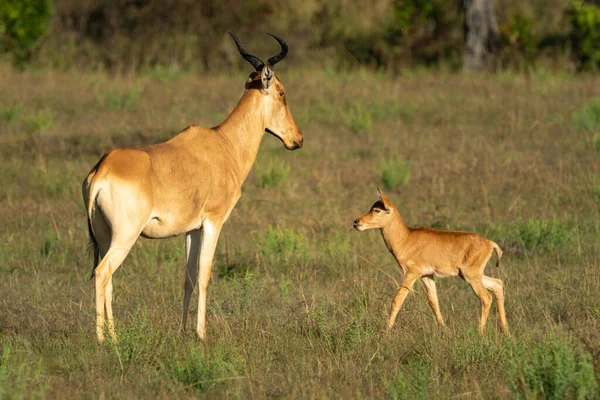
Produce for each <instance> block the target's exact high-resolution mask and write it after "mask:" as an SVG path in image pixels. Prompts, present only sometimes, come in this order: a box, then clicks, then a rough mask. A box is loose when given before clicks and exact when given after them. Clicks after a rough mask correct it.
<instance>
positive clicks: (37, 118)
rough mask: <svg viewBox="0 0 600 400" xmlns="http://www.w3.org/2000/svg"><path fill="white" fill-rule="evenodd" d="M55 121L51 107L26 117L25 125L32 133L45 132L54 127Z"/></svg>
mask: <svg viewBox="0 0 600 400" xmlns="http://www.w3.org/2000/svg"><path fill="white" fill-rule="evenodd" d="M53 122H54V111H52V109H50V108H45V109H43V110H40V111H38V112H37V113H33V114H29V115H28V116H26V117H25V126H26V127H27V130H28V131H29V132H31V133H33V132H45V131H47V130H48V129H50V128H51V127H52V124H53Z"/></svg>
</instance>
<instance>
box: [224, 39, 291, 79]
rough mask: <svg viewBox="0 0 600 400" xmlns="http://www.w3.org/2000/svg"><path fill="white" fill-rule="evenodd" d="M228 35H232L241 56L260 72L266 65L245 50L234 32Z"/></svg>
mask: <svg viewBox="0 0 600 400" xmlns="http://www.w3.org/2000/svg"><path fill="white" fill-rule="evenodd" d="M227 33H229V34H230V35H231V37H232V38H233V41H234V42H235V44H236V45H237V48H238V50H239V52H240V54H241V55H242V57H244V58H245V59H246V61H248V62H249V63H250V64H252V66H253V67H254V69H256V70H257V71H258V70H259V69H261V68H262V67H263V66H264V65H265V63H264V62H262V61H260V59H259V58H258V57H254V56H253V55H252V54H248V53H246V50H244V47H243V46H242V43H241V42H240V39H238V37H237V36H235V35H234V34H233V32H231V31H227ZM282 58H283V57H282ZM277 61H279V60H277Z"/></svg>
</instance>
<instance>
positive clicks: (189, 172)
mask: <svg viewBox="0 0 600 400" xmlns="http://www.w3.org/2000/svg"><path fill="white" fill-rule="evenodd" d="M230 34H231V36H232V38H233V39H234V41H235V43H236V45H237V48H238V51H239V52H240V55H241V56H242V57H244V59H246V60H247V61H248V62H250V64H252V66H253V67H254V71H253V72H252V73H251V74H250V76H249V78H248V79H247V80H246V84H245V89H246V90H245V92H244V94H243V95H242V97H241V99H240V101H239V102H238V104H237V106H236V107H235V109H234V110H233V111H232V112H231V114H229V116H228V117H227V119H226V120H225V121H223V122H222V123H221V124H220V125H218V126H216V127H214V128H211V129H206V128H201V127H199V126H189V127H187V128H186V129H184V130H183V131H181V132H180V133H179V134H177V135H176V136H174V137H173V138H171V139H170V140H168V141H167V142H165V143H160V144H156V145H153V146H144V147H136V148H128V149H116V150H113V151H110V152H108V153H106V154H105V155H104V156H103V157H102V159H101V160H100V161H99V162H98V163H97V164H96V165H95V166H94V168H92V171H91V172H90V173H89V175H88V176H87V178H86V179H85V180H84V182H83V199H84V203H85V206H86V209H87V219H88V230H89V235H90V242H91V247H92V248H93V250H94V267H95V269H94V273H93V276H94V283H95V295H96V335H97V338H98V341H100V342H102V341H103V340H104V325H105V322H107V325H108V332H109V334H110V335H111V337H112V339H113V340H115V341H116V340H117V336H116V332H115V329H114V319H113V314H112V291H113V285H112V276H113V274H114V272H115V271H116V270H117V269H118V268H119V266H120V265H121V263H122V262H123V260H124V259H125V257H126V256H127V254H128V253H129V251H130V249H131V247H132V246H133V245H134V243H135V242H136V240H137V238H138V237H139V236H144V237H148V238H154V239H161V238H168V237H172V236H176V235H179V234H185V247H186V260H187V263H186V278H185V283H184V297H183V316H182V322H181V327H182V329H184V328H185V325H186V320H187V313H188V309H189V304H190V298H191V295H192V291H193V290H194V288H195V287H196V285H197V284H198V286H199V292H200V293H199V295H198V320H197V322H196V333H197V334H198V336H199V337H200V338H201V339H204V338H205V336H206V297H207V289H208V282H209V279H210V274H211V268H212V263H213V257H214V253H215V248H216V246H217V241H218V239H219V234H220V232H221V228H222V227H223V224H224V223H225V221H227V219H228V218H229V215H230V214H231V211H232V210H233V208H234V206H235V204H236V203H237V201H238V200H239V198H240V196H241V188H242V184H243V183H244V181H245V179H246V177H247V176H248V173H249V172H250V170H251V168H252V165H253V164H254V161H255V159H256V154H257V152H258V149H259V147H260V142H261V140H262V137H263V134H264V133H265V132H268V133H270V134H272V135H273V136H276V137H277V138H279V139H280V140H281V141H282V142H283V144H284V146H285V147H286V148H287V149H289V150H294V149H298V148H300V147H302V144H303V137H302V132H301V131H300V129H299V128H298V126H297V125H296V123H295V121H294V118H293V117H292V114H291V112H290V110H289V108H288V105H287V100H286V96H285V88H284V87H283V84H282V83H281V81H280V80H279V79H278V78H277V76H276V75H275V71H274V70H273V67H274V65H275V64H277V63H278V62H280V61H281V60H283V58H284V57H285V56H286V54H287V52H288V46H287V44H286V43H285V41H283V40H282V39H280V38H278V37H276V36H274V35H271V36H272V37H273V38H275V40H277V42H278V43H279V46H280V48H281V51H280V52H279V53H278V54H277V55H276V56H274V57H271V58H269V59H268V61H267V63H266V64H265V63H263V62H262V61H261V60H260V59H258V58H257V57H255V56H253V55H250V54H248V53H247V52H246V51H245V50H244V48H243V47H242V45H241V43H240V40H239V39H238V38H237V37H236V36H235V35H234V34H233V33H231V32H230ZM105 316H106V321H105Z"/></svg>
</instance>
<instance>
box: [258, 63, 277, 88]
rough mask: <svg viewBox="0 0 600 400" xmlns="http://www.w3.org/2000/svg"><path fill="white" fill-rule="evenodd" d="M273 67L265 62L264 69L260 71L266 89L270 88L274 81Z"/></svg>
mask: <svg viewBox="0 0 600 400" xmlns="http://www.w3.org/2000/svg"><path fill="white" fill-rule="evenodd" d="M273 76H274V74H273V68H271V65H270V64H269V63H267V64H265V66H264V67H263V69H262V70H261V71H260V81H261V82H262V87H263V89H264V90H269V88H270V87H271V84H272V83H273Z"/></svg>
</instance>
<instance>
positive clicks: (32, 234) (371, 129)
mask: <svg viewBox="0 0 600 400" xmlns="http://www.w3.org/2000/svg"><path fill="white" fill-rule="evenodd" d="M0 74H1V75H2V76H3V77H4V78H3V79H2V80H0V93H2V98H1V99H0V108H1V109H2V110H8V111H6V112H5V113H3V114H2V115H4V114H6V115H10V118H8V117H6V118H0V159H1V160H2V161H1V162H0V187H1V188H2V189H1V190H0V221H2V230H1V231H0V239H1V240H0V293H1V294H2V295H1V297H0V397H8V398H20V397H22V396H25V397H28V398H35V397H43V396H47V397H60V398H64V397H78V398H79V397H84V398H96V397H103V398H117V397H118V398H148V397H158V398H189V397H193V396H199V395H200V396H209V397H219V398H221V397H242V398H247V397H250V396H253V397H258V398H263V397H277V398H290V397H303V398H323V397H344V398H347V397H365V396H366V397H379V398H380V397H389V398H456V397H461V398H511V397H529V398H535V397H539V398H544V397H546V398H564V397H566V398H573V397H577V396H578V395H579V396H582V397H581V398H585V397H586V396H587V398H594V397H596V398H597V392H596V391H595V390H597V389H598V387H597V377H598V376H599V367H600V352H599V351H598V349H599V348H600V333H599V332H600V302H599V300H598V298H597V294H598V292H599V290H600V273H599V269H598V265H599V263H600V245H599V244H598V234H599V233H600V214H599V212H598V210H599V209H598V203H597V198H598V197H597V196H596V195H595V192H596V186H595V185H594V184H593V182H596V181H595V180H594V179H591V178H590V177H594V176H596V175H598V174H600V163H599V158H598V153H597V151H596V146H595V144H594V143H595V142H594V140H595V139H594V138H593V137H592V136H593V135H592V136H590V135H589V134H587V133H586V134H582V132H580V130H578V129H577V126H576V124H575V123H574V122H573V117H572V116H573V113H576V112H578V111H579V110H581V109H582V108H583V107H584V106H585V104H586V102H587V101H588V99H589V98H591V97H592V96H597V95H599V94H600V81H599V79H598V78H597V77H595V76H581V77H573V76H558V75H549V74H543V75H532V76H531V77H529V78H526V77H524V76H515V75H511V74H506V73H503V74H498V75H495V76H489V75H467V74H464V75H463V74H446V73H435V74H434V73H423V72H414V73H407V74H405V75H403V76H401V77H398V78H392V77H390V76H387V75H382V74H374V73H370V72H367V71H362V70H359V71H355V72H351V73H344V74H340V75H337V74H335V73H333V72H327V71H305V70H286V66H284V65H282V68H280V70H279V74H280V78H281V79H282V81H283V82H284V84H285V85H286V88H287V93H288V99H289V103H290V106H291V109H292V113H293V114H294V116H295V118H296V120H297V122H298V125H299V126H300V127H301V128H302V129H303V131H304V134H305V147H304V148H303V149H302V150H300V151H296V152H287V151H286V150H285V149H284V148H283V147H282V145H281V144H280V143H279V142H277V141H276V140H274V139H273V138H271V137H265V138H264V141H263V145H262V149H261V152H260V154H259V158H258V161H259V162H262V163H263V165H267V164H268V163H269V162H271V161H273V162H274V163H275V165H284V164H283V163H285V165H287V166H289V168H290V170H289V174H288V175H287V178H286V179H285V180H283V181H282V182H280V184H279V187H276V188H275V187H271V186H269V185H261V182H260V180H259V178H258V177H257V175H256V173H254V172H253V173H251V174H250V177H249V179H248V181H247V182H246V184H245V185H244V188H243V196H242V199H241V200H240V202H239V204H238V206H237V207H236V209H235V211H234V212H233V214H232V216H231V219H230V220H229V222H228V223H227V224H226V226H225V228H224V231H223V234H222V236H221V240H220V243H219V247H218V249H217V261H216V265H215V267H214V273H213V280H212V283H211V286H210V289H209V312H208V337H209V339H208V341H207V343H206V344H200V343H197V342H196V340H195V339H194V336H193V334H192V332H191V331H190V332H188V333H187V334H186V335H184V336H179V335H178V334H177V331H176V328H177V326H178V323H179V318H180V315H179V313H180V308H181V303H182V297H183V277H184V266H183V263H184V250H183V240H182V238H176V239H173V240H163V241H150V240H145V239H140V241H139V243H137V244H136V246H135V247H134V249H133V251H132V252H131V254H130V256H129V257H128V258H127V260H126V261H125V263H124V265H123V267H122V268H121V269H120V270H119V271H118V273H117V274H116V275H115V302H114V307H115V312H116V318H117V322H118V330H119V334H120V338H121V341H120V343H119V345H118V346H117V347H116V348H115V347H113V346H112V345H110V344H106V345H104V346H97V345H96V343H95V334H94V324H93V315H92V313H93V289H92V282H91V281H90V280H89V274H90V270H91V257H90V256H89V255H88V254H87V252H86V246H87V233H86V221H85V213H84V208H83V204H82V200H81V194H80V183H81V181H82V180H83V178H84V177H85V175H86V174H87V172H88V171H89V169H90V168H91V167H92V166H93V165H94V163H95V162H96V161H97V160H98V158H99V157H100V156H101V155H102V153H103V152H104V151H105V150H107V149H109V148H112V147H116V146H133V145H140V144H150V143H155V142H157V141H161V140H164V139H166V138H168V137H170V136H172V135H173V134H175V133H176V132H178V131H179V130H181V129H183V128H184V127H186V126H187V125H189V124H192V123H193V124H200V125H204V126H212V125H214V124H216V123H218V122H220V121H221V120H222V119H223V118H224V117H225V116H226V114H227V112H228V111H229V110H231V109H232V108H233V106H234V105H235V104H236V102H237V100H238V98H239V97H240V96H241V93H242V90H243V83H244V80H245V78H246V75H245V74H243V73H236V74H232V75H231V76H220V75H211V76H193V75H185V74H182V75H180V76H178V77H177V78H176V79H172V80H164V79H158V78H157V77H156V76H154V75H152V74H150V75H139V76H127V77H116V78H115V77H109V76H106V75H103V74H86V73H74V72H71V73H63V72H55V71H51V70H41V71H35V72H27V73H17V72H15V71H13V70H11V69H9V68H7V67H5V66H0ZM15 107H16V108H15ZM357 109H359V110H361V115H360V116H359V121H360V120H363V121H369V124H364V123H363V124H362V125H361V126H362V127H365V126H366V125H368V127H366V128H365V129H362V128H361V129H356V123H357V122H356V121H357V119H356V115H354V114H352V110H357ZM11 110H18V112H13V111H11ZM366 113H368V116H367V115H366ZM48 116H51V118H50V117H48ZM367 128H368V129H367ZM395 157H398V158H399V159H402V160H406V161H407V162H409V163H410V165H411V173H410V181H408V183H407V184H406V185H404V186H398V188H397V189H396V191H392V192H390V193H389V195H390V196H391V198H392V199H393V200H394V202H395V203H396V204H397V206H398V207H399V208H400V210H401V211H402V214H403V216H404V217H405V219H406V221H407V222H408V223H409V224H412V225H431V226H436V227H441V228H453V229H468V230H473V231H476V232H480V233H482V234H484V235H486V236H487V237H489V238H490V239H492V240H494V241H496V242H498V243H499V244H500V245H501V246H502V247H503V248H504V249H505V255H504V258H503V266H502V267H501V268H500V269H496V268H494V267H493V266H489V267H488V270H487V271H488V272H489V273H490V274H491V275H493V276H498V277H501V278H502V279H503V280H504V282H505V283H506V293H507V305H506V308H507V315H508V321H509V325H510V327H511V331H512V333H513V335H514V338H513V339H504V338H503V337H502V336H501V334H500V332H499V329H498V326H497V324H496V322H495V312H492V315H491V318H492V320H494V322H493V323H491V324H490V325H489V327H488V331H487V334H486V336H485V337H484V338H480V337H479V336H478V335H477V334H476V333H475V331H476V329H475V328H476V315H477V310H478V304H477V303H476V300H475V298H474V296H472V294H471V293H470V289H469V288H468V286H467V285H466V284H465V283H464V282H462V281H460V280H458V278H457V279H446V280H441V281H440V282H439V296H440V301H441V307H442V312H443V314H444V316H445V317H446V320H447V323H448V325H449V328H450V329H449V332H447V333H445V332H439V331H438V330H437V329H436V327H435V322H434V319H433V316H432V313H431V312H430V310H429V308H428V306H427V304H426V301H425V296H424V291H423V290H422V288H420V287H419V285H417V288H416V290H415V293H414V294H412V295H411V296H409V298H408V300H407V302H406V304H405V307H404V309H403V310H402V312H401V313H400V316H399V319H398V323H397V327H396V328H395V329H394V331H393V332H392V333H391V334H390V335H386V334H384V333H382V332H381V328H383V326H384V324H385V315H386V312H387V308H388V305H389V302H390V300H391V297H392V295H393V293H394V291H395V289H396V288H397V284H398V282H399V281H400V279H401V272H400V270H399V268H398V267H397V266H396V265H395V263H394V260H393V258H392V256H391V255H389V253H388V252H387V250H386V249H385V246H384V245H383V243H382V240H381V238H380V237H379V235H378V234H377V233H371V234H358V233H356V232H354V231H353V230H352V221H353V220H354V219H355V218H356V217H357V216H359V215H360V214H361V213H363V212H364V211H365V210H367V209H368V208H369V206H370V205H371V204H372V202H373V201H374V200H375V191H376V187H377V185H379V184H381V181H380V180H381V170H380V169H379V168H378V165H381V163H382V162H384V161H385V160H388V159H392V158H395ZM262 186H265V187H262ZM531 221H533V222H531ZM269 225H271V228H269ZM275 226H277V227H278V228H277V229H276V228H274V227H275ZM593 369H595V374H596V378H594V376H593V374H594V372H593V371H592V370H593ZM590 371H591V372H590ZM590 374H591V375H590ZM577 388H578V389H577ZM585 390H588V392H585ZM590 390H591V392H590ZM577 391H578V392H577Z"/></svg>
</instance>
